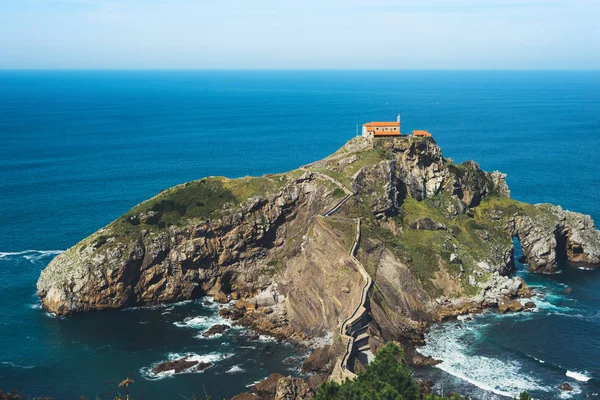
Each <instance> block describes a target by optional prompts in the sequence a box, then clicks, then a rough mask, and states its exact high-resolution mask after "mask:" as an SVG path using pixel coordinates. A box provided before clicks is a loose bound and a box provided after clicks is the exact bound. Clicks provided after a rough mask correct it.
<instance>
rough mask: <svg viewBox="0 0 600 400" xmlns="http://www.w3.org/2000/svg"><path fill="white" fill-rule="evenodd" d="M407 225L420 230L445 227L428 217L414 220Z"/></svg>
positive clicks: (434, 229) (442, 228) (433, 229)
mask: <svg viewBox="0 0 600 400" xmlns="http://www.w3.org/2000/svg"><path fill="white" fill-rule="evenodd" d="M409 226H410V227H411V228H413V229H417V230H422V231H438V230H444V229H446V225H444V224H442V223H440V222H435V221H434V220H432V219H431V218H429V217H425V218H421V219H418V220H416V221H414V222H411V223H410V224H409Z"/></svg>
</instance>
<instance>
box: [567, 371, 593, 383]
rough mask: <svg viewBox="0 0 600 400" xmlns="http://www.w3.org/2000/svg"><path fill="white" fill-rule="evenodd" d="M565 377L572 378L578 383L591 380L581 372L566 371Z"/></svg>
mask: <svg viewBox="0 0 600 400" xmlns="http://www.w3.org/2000/svg"><path fill="white" fill-rule="evenodd" d="M565 375H566V376H568V377H569V378H573V379H575V380H576V381H579V382H587V381H589V380H590V379H592V377H591V376H588V375H585V374H583V373H581V372H575V371H567V373H566V374H565Z"/></svg>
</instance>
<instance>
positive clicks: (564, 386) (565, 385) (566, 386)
mask: <svg viewBox="0 0 600 400" xmlns="http://www.w3.org/2000/svg"><path fill="white" fill-rule="evenodd" d="M558 388H559V389H560V390H563V391H565V392H570V391H572V390H573V386H571V385H569V384H568V383H567V382H563V383H562V384H561V385H560V386H559V387H558Z"/></svg>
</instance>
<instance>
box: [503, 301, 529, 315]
mask: <svg viewBox="0 0 600 400" xmlns="http://www.w3.org/2000/svg"><path fill="white" fill-rule="evenodd" d="M523 308H524V307H523V304H521V302H520V301H519V300H516V299H514V300H505V301H501V302H499V303H498V311H499V312H500V313H501V314H506V313H507V312H519V311H523Z"/></svg>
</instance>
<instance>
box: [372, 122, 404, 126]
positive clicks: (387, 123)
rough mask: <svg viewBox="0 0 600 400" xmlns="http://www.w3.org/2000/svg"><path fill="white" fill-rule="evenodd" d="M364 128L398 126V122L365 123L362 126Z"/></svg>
mask: <svg viewBox="0 0 600 400" xmlns="http://www.w3.org/2000/svg"><path fill="white" fill-rule="evenodd" d="M363 126H366V127H375V126H400V123H399V122H367V123H366V124H363Z"/></svg>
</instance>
